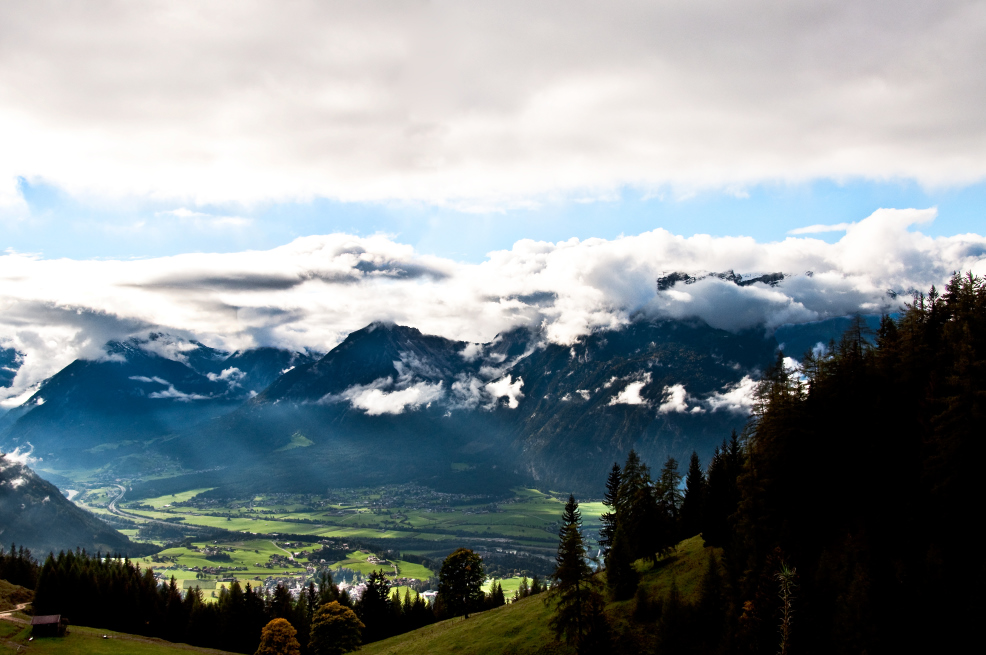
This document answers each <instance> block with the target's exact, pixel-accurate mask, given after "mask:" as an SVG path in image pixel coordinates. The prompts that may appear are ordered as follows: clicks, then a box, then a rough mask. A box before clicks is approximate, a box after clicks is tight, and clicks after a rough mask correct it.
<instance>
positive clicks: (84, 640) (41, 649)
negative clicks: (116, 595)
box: [0, 621, 224, 655]
mask: <svg viewBox="0 0 986 655" xmlns="http://www.w3.org/2000/svg"><path fill="white" fill-rule="evenodd" d="M103 635H107V636H108V637H109V639H103ZM30 636H31V627H30V626H24V625H19V624H16V623H10V622H8V621H0V653H15V652H18V646H20V647H21V648H20V652H29V653H38V654H39V655H82V654H83V653H84V654H86V655H172V654H173V655H177V654H178V653H214V654H216V655H221V654H222V653H224V651H218V650H211V649H208V648H196V647H194V646H187V645H185V644H172V643H171V642H168V641H164V640H162V639H150V638H146V637H135V636H133V635H127V634H121V633H119V632H110V631H109V630H99V629H96V628H83V627H81V626H69V634H68V635H66V636H65V637H64V638H61V639H59V638H47V639H35V640H34V641H32V642H28V641H27V639H28V637H30ZM25 649H26V650H25Z"/></svg>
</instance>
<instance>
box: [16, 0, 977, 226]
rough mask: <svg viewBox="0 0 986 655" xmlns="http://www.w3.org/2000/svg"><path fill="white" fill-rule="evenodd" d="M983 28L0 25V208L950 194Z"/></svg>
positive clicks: (543, 5) (51, 7) (915, 6)
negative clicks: (923, 190) (840, 191)
mask: <svg viewBox="0 0 986 655" xmlns="http://www.w3.org/2000/svg"><path fill="white" fill-rule="evenodd" d="M984 25H986V9H984V7H983V5H982V4H981V3H975V2H971V3H970V2H960V1H958V0H954V1H948V0H935V1H934V2H932V1H930V0H926V1H919V2H910V3H906V4H904V5H902V4H901V3H899V2H892V1H890V0H877V1H874V2H867V3H851V2H843V3H828V4H825V5H823V6H818V5H816V4H814V3H777V2H769V1H767V0H754V1H753V2H745V3H734V2H727V1H725V0H698V1H695V2H687V3H683V2H671V3H653V2H652V3H641V2H631V1H629V0H625V1H618V2H608V3H595V4H594V3H571V2H561V1H558V0H556V1H548V2H538V3H530V2H513V1H506V2H504V1H503V0H498V1H496V2H493V1H490V0H486V1H483V0H480V1H477V2H470V3H460V2H450V1H447V0H446V1H442V0H439V1H436V2H427V3H421V2H398V3H373V2H359V3H312V2H305V3H263V2H253V1H245V2H235V3H231V2H220V3H200V2H192V1H191V0H185V1H184V2H181V1H179V2H174V1H172V2H160V1H159V2H150V3H139V4H129V3H118V2H90V3H86V4H85V6H84V7H80V8H79V9H78V10H74V11H65V10H64V5H63V4H62V3H59V2H53V1H44V0H38V1H36V2H29V3H3V5H2V6H0V43H2V44H3V45H2V47H0V70H2V71H3V75H2V76H0V79H2V80H3V81H2V89H0V91H2V93H0V98H3V100H2V102H0V143H3V144H4V148H3V149H2V151H0V202H3V203H5V204H6V205H7V206H8V207H9V208H10V210H11V211H12V212H13V211H20V212H22V211H24V206H23V201H22V199H21V197H20V195H19V193H18V191H17V185H16V179H17V177H18V176H20V177H23V178H26V179H29V180H41V181H47V182H49V183H53V184H55V185H58V186H60V187H62V188H64V189H67V190H68V191H69V192H71V193H74V194H77V195H86V196H117V197H123V198H128V197H133V196H151V197H153V198H156V199H175V200H177V201H178V202H179V203H184V204H190V205H191V206H199V205H201V204H202V203H210V202H224V201H232V202H255V201H269V200H278V199H294V198H301V199H304V198H309V197H312V196H325V197H331V198H339V199H343V200H371V201H380V200H393V199H403V200H411V201H414V200H421V201H425V202H430V203H440V204H441V203H445V204H455V205H458V206H460V207H463V208H489V207H502V206H504V205H505V204H513V205H521V206H524V205H530V204H532V203H536V202H537V201H538V200H539V199H541V198H544V197H551V196H553V195H555V194H568V195H570V196H571V197H572V198H575V199H579V200H582V199H597V198H606V197H610V196H611V195H612V194H613V193H614V190H617V189H620V188H622V187H624V186H625V185H627V184H630V185H636V186H638V187H641V188H643V189H645V190H648V189H653V192H654V193H661V192H662V191H661V189H662V187H663V186H664V185H671V186H673V187H674V188H675V189H676V190H675V192H674V193H673V194H672V195H675V196H678V197H683V196H686V195H687V194H688V192H689V190H690V189H694V188H696V187H704V186H716V187H719V188H723V189H725V190H728V191H730V192H732V193H734V194H736V195H740V196H741V195H742V194H743V192H744V191H743V186H744V185H745V184H748V183H751V182H758V181H763V180H794V181H800V180H805V179H811V178H817V177H834V178H838V179H845V178H849V177H854V176H863V177H868V178H874V179H888V178H900V177H904V178H914V179H918V180H920V181H921V182H923V183H927V184H961V183H963V182H968V181H971V180H979V179H982V178H983V176H984V175H986V157H984V156H983V152H984V151H986V148H984V144H986V117H984V115H983V112H982V111H981V107H982V105H983V100H984V96H986V91H984V88H986V87H984V86H983V84H982V81H981V76H980V75H979V71H980V64H981V62H982V61H983V60H984V59H986V45H984V40H983V38H982V34H983V29H984ZM480 73H481V74H480ZM183 206H184V205H183Z"/></svg>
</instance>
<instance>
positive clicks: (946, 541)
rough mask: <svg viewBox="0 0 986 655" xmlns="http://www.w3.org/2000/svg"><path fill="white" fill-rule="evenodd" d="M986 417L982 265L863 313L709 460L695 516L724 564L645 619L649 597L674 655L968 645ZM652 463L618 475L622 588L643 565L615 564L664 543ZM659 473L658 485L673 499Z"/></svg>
mask: <svg viewBox="0 0 986 655" xmlns="http://www.w3.org/2000/svg"><path fill="white" fill-rule="evenodd" d="M984 426H986V283H984V282H983V280H982V279H980V278H977V277H975V276H972V275H964V276H955V277H953V279H952V280H951V281H950V283H949V284H948V286H947V288H946V289H945V291H944V293H939V292H938V291H937V290H936V289H934V288H932V289H931V291H930V292H929V293H928V294H927V295H918V296H917V297H916V298H915V300H914V302H913V303H911V304H910V305H909V306H908V308H907V309H906V311H904V312H903V313H902V314H901V315H900V316H899V317H897V318H895V319H894V318H890V317H884V318H883V320H882V321H881V324H880V327H879V329H878V330H877V331H876V332H875V333H873V332H870V331H869V330H868V329H867V327H866V324H865V322H864V321H862V320H861V319H856V320H854V321H853V322H852V324H851V326H850V329H849V330H848V331H847V332H846V334H845V335H844V336H843V337H842V339H841V340H840V341H839V342H837V343H831V344H830V345H829V347H828V349H827V350H826V352H824V353H823V354H820V355H819V354H816V355H812V354H811V353H809V354H807V355H806V356H805V358H804V361H803V365H802V367H801V368H800V369H791V368H787V367H785V364H784V360H783V358H782V356H781V355H779V356H778V359H777V362H776V364H775V365H774V366H773V367H772V368H771V369H770V370H768V371H766V372H765V374H764V376H763V379H762V381H761V383H760V385H759V388H758V391H757V398H756V403H755V411H754V415H753V417H752V420H751V422H750V424H749V425H748V426H747V428H746V429H745V430H744V433H743V435H742V436H737V435H735V434H734V435H733V437H732V439H730V440H729V441H728V442H724V443H723V444H722V446H721V447H720V448H718V449H717V450H716V452H715V454H714V456H713V458H712V460H711V462H710V464H709V468H708V470H707V475H706V480H705V485H704V492H703V495H704V499H703V503H702V504H701V507H702V510H701V512H700V515H701V518H700V519H699V520H698V521H697V524H698V525H700V526H702V534H703V537H704V538H705V542H706V544H707V545H713V546H718V547H721V548H722V551H723V552H722V560H721V566H720V565H719V564H716V563H715V561H714V560H710V562H709V566H708V570H707V571H706V575H705V578H704V580H703V582H702V585H701V599H700V601H699V602H698V603H697V605H694V606H692V605H688V604H686V603H684V602H683V601H682V600H681V598H680V597H678V596H676V597H675V598H672V597H670V596H669V597H667V598H665V599H663V601H662V602H663V605H662V608H661V612H651V613H650V616H649V618H648V611H646V610H647V607H646V605H647V604H648V602H649V600H648V599H647V598H646V594H642V596H641V595H638V596H640V597H638V601H637V607H638V609H640V608H643V609H642V610H641V611H640V612H638V614H639V618H640V620H642V621H654V622H657V624H658V627H657V628H656V631H657V633H658V634H660V635H661V638H660V644H659V650H660V651H661V652H684V651H688V652H708V653H714V652H736V653H763V654H768V653H769V654H773V653H778V652H784V653H819V654H821V653H864V652H865V653H870V654H871V655H873V654H876V653H897V652H950V651H953V650H954V651H961V650H963V648H962V646H963V644H969V643H975V642H976V641H977V639H978V635H977V634H976V633H977V630H978V626H979V625H980V624H981V617H982V616H983V614H984V613H986V600H984V595H983V594H982V589H983V588H984V584H986V564H984V563H983V561H982V558H979V557H976V556H975V555H974V552H975V549H976V547H977V546H978V544H979V543H980V541H981V538H980V537H979V531H980V529H981V528H980V527H979V522H980V521H979V518H980V517H981V516H982V512H983V508H984V507H986V485H983V484H982V481H981V477H982V476H981V474H980V469H981V467H982V462H983V461H986V428H984ZM693 463H694V462H693ZM628 470H629V471H630V472H631V473H632V474H633V475H632V476H631V477H633V476H636V477H637V478H638V482H637V483H633V482H632V480H631V481H628V480H627V479H626V478H627V476H628V473H627V472H628ZM665 471H669V469H668V468H667V467H665ZM646 472H647V469H646V465H644V464H643V463H641V462H639V460H638V459H637V458H636V457H634V456H633V453H631V457H630V458H628V461H627V464H626V465H625V466H624V467H623V469H622V470H621V474H622V476H623V478H624V479H623V480H621V485H620V494H619V495H620V497H619V498H618V500H617V502H616V503H615V506H616V507H617V511H616V519H617V520H616V523H615V526H613V527H614V528H615V529H614V530H612V532H611V534H613V535H614V536H613V537H612V547H611V549H610V552H609V556H608V558H607V578H608V579H609V581H610V586H611V588H612V590H613V591H614V595H615V596H616V597H618V598H619V597H624V598H625V597H627V596H626V595H627V593H629V592H628V589H627V585H623V586H622V587H621V584H622V583H620V582H619V580H620V579H621V578H622V573H627V571H628V570H630V569H627V568H625V567H624V568H622V569H619V568H617V567H618V565H621V563H623V564H625V562H626V560H632V559H634V558H639V557H647V556H648V555H649V554H650V553H651V552H653V551H654V549H655V547H656V546H658V545H659V541H657V540H655V539H654V538H653V535H652V534H650V533H648V531H647V530H646V529H641V527H640V522H639V520H638V517H639V516H640V515H641V514H640V510H639V509H638V507H639V506H641V503H646V502H649V501H646V495H647V494H645V493H642V492H641V488H642V487H641V484H640V483H639V480H644V481H645V482H646V481H647V479H648V476H647V475H646ZM663 479H664V476H663V475H662V478H661V479H660V480H658V482H657V483H654V482H649V483H648V484H649V488H651V489H654V491H653V492H652V495H653V496H654V497H656V498H662V497H663V498H665V502H664V509H665V510H667V509H668V508H669V505H670V504H672V503H673V501H672V500H669V498H670V497H669V496H668V495H667V494H666V493H665V495H663V496H662V495H661V494H659V493H658V491H659V490H658V489H657V487H659V486H660V484H661V482H663ZM699 480H700V476H699V475H698V467H696V466H692V465H690V466H689V476H688V483H687V487H688V494H687V495H686V497H685V501H684V505H683V507H682V508H681V509H682V516H681V520H682V522H683V525H691V526H694V525H696V523H695V522H694V520H695V519H694V513H693V511H692V508H693V507H694V506H699V505H698V504H693V503H692V502H691V501H692V490H693V489H695V490H697V489H699V488H701V487H702V486H703V485H702V484H701V483H700V481H699ZM664 491H665V492H667V490H666V489H665V490H664ZM626 494H629V496H628V495H626ZM631 498H636V499H638V500H637V502H634V501H632V500H631ZM658 506H659V507H660V506H661V504H660V502H658ZM643 507H645V508H646V507H647V505H646V504H644V505H643ZM686 522H687V523H686ZM607 527H609V526H607ZM693 529H694V527H692V528H689V531H690V530H693ZM621 531H622V532H621ZM682 536H688V535H687V534H683V535H682ZM624 539H625V541H626V545H625V546H621V541H623V540H624ZM672 610H673V611H672ZM671 614H676V615H677V616H678V617H679V618H678V619H676V620H674V621H672V620H670V619H669V618H668V617H669V616H670V615H671ZM658 615H659V618H658Z"/></svg>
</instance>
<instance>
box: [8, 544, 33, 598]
mask: <svg viewBox="0 0 986 655" xmlns="http://www.w3.org/2000/svg"><path fill="white" fill-rule="evenodd" d="M39 571H40V567H39V566H38V563H37V562H35V561H34V557H32V556H31V551H30V550H29V549H27V548H24V546H21V547H20V548H18V547H17V544H10V550H9V551H7V550H4V548H3V546H0V580H6V581H7V582H10V583H11V584H15V585H20V586H21V587H25V588H27V589H34V586H35V585H36V584H37V583H38V572H39Z"/></svg>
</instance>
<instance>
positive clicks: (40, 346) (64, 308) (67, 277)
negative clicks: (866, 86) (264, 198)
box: [0, 209, 986, 411]
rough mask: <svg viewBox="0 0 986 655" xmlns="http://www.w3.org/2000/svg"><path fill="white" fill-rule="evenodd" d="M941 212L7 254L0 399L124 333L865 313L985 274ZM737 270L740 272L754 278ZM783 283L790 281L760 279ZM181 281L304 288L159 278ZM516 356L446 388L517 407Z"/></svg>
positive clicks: (572, 330)
mask: <svg viewBox="0 0 986 655" xmlns="http://www.w3.org/2000/svg"><path fill="white" fill-rule="evenodd" d="M934 217H935V210H934V209H925V210H916V209H905V210H891V209H881V210H878V211H876V212H874V213H873V214H872V215H871V216H869V217H866V218H863V219H862V220H859V221H857V222H854V223H852V224H850V225H849V226H848V227H847V228H846V233H845V235H844V236H843V237H842V238H841V239H840V240H838V241H836V242H835V243H826V242H824V241H821V240H818V239H813V238H810V237H793V236H792V237H788V238H786V239H784V240H783V241H779V242H773V243H758V242H756V241H755V240H754V239H752V238H748V237H712V236H708V235H695V236H692V237H682V236H677V235H674V234H671V233H670V232H667V231H666V230H662V229H657V230H654V231H652V232H646V233H644V234H639V235H635V236H626V237H621V238H617V239H612V240H605V239H586V240H584V241H580V240H578V239H571V240H568V241H561V242H558V243H548V242H538V241H531V240H522V241H518V242H517V243H516V244H514V246H513V248H512V249H510V250H501V251H496V252H492V253H490V254H489V257H488V259H487V260H486V261H484V262H482V263H480V264H465V263H461V262H455V261H451V260H447V259H441V258H438V257H433V256H427V255H421V254H419V253H417V252H415V251H414V249H413V248H412V247H411V246H408V245H405V244H401V243H399V242H397V241H396V240H394V239H392V238H389V237H386V236H379V235H378V236H373V237H355V236H351V235H346V234H330V235H325V236H310V237H304V238H300V239H297V240H295V241H293V242H291V243H289V244H287V245H285V246H282V247H279V248H274V249H272V250H267V251H250V252H241V253H229V254H186V255H180V256H175V257H162V258H157V259H145V260H130V261H112V260H102V261H94V260H88V261H74V260H69V259H55V260H46V259H42V258H40V257H36V256H31V255H25V254H20V253H7V254H4V255H0V281H2V284H0V348H13V349H14V350H16V351H17V352H18V353H21V354H22V355H23V357H22V358H20V368H19V369H18V372H17V375H16V376H15V377H14V379H13V381H12V383H11V386H9V387H4V388H0V394H2V396H0V401H3V400H6V401H7V402H8V403H9V402H11V401H10V399H12V398H15V397H23V394H24V393H26V392H27V391H28V390H29V389H31V388H32V387H33V386H34V385H37V384H38V383H39V382H41V381H42V380H43V379H45V378H47V377H49V376H51V375H52V374H54V373H55V372H57V371H58V370H59V369H61V368H63V367H64V366H66V365H67V364H69V363H71V361H72V360H74V359H76V358H80V357H82V358H89V359H98V358H105V357H107V354H106V352H105V350H104V345H105V343H106V342H107V341H109V340H111V339H116V340H123V339H126V338H128V337H130V336H138V335H140V336H142V337H143V338H144V339H147V335H148V333H149V332H157V333H165V334H171V335H174V336H175V337H180V339H173V340H169V339H167V338H164V337H160V338H157V339H156V340H153V341H148V342H146V343H144V344H143V345H142V346H141V347H143V348H146V349H151V350H154V351H155V352H157V353H158V354H161V355H162V356H166V357H169V358H172V359H176V360H179V361H180V360H182V359H183V358H184V357H185V352H184V349H185V346H184V345H182V344H184V343H186V342H187V340H191V339H195V340H198V341H201V342H202V343H205V344H206V345H209V346H213V347H219V348H223V349H225V350H229V351H233V350H240V349H244V348H250V347H255V346H266V345H270V346H280V347H286V348H291V349H297V350H301V349H304V348H311V349H313V350H316V351H321V352H325V351H328V350H329V349H331V348H333V347H334V346H336V345H338V344H339V343H340V342H341V341H342V340H343V339H344V338H345V337H346V335H348V334H349V333H350V332H353V331H354V330H357V329H360V328H362V327H364V326H366V325H368V324H369V323H372V322H373V321H391V322H394V323H398V324H402V325H411V326H414V327H416V328H418V329H420V330H421V331H422V332H424V333H427V334H438V335H441V336H444V337H448V338H453V339H459V340H462V341H465V342H467V343H471V344H482V343H487V342H489V341H490V340H492V339H493V338H494V337H495V336H496V334H497V333H499V332H503V331H505V330H509V329H512V328H516V327H530V328H536V329H539V330H540V331H541V335H542V337H541V338H543V339H545V340H547V341H550V342H553V343H558V344H566V345H570V344H574V343H575V342H576V341H577V340H579V339H580V338H581V337H583V336H584V335H586V334H589V333H591V332H593V331H595V330H600V329H607V328H618V327H620V326H623V325H626V324H628V323H629V322H631V321H633V320H638V319H646V320H666V319H683V320H702V321H705V322H707V323H709V324H710V325H712V326H714V327H717V328H721V329H725V330H741V329H747V328H757V327H762V328H764V329H767V330H771V329H773V328H775V327H777V326H780V325H783V324H785V323H791V322H808V321H815V320H820V319H825V318H830V317H833V316H844V315H847V314H851V313H853V312H863V313H879V312H887V311H895V310H898V309H899V308H900V307H901V306H902V303H903V302H905V301H907V300H909V299H910V294H911V293H912V292H913V291H915V290H927V289H928V288H929V287H930V286H931V285H932V284H935V285H938V286H939V287H941V285H943V284H944V283H945V282H946V281H947V280H948V278H949V277H950V276H951V274H952V272H953V271H966V270H971V271H973V272H975V273H978V274H980V275H982V274H986V238H984V237H983V236H980V235H976V234H963V235H956V236H952V237H938V238H931V237H928V236H925V235H923V234H922V233H921V232H920V224H922V223H927V222H928V221H931V220H933V219H934ZM398 271H404V272H407V274H406V275H405V274H404V273H398ZM728 271H735V273H736V274H737V275H742V276H743V277H742V279H741V282H742V285H741V284H738V283H737V282H736V279H735V277H734V278H730V277H729V276H728V274H726V272H728ZM410 272H414V274H411V273H410ZM674 272H679V273H682V275H680V276H675V277H674V278H673V279H674V280H677V281H676V282H674V283H669V282H665V283H663V284H662V285H661V286H662V288H661V289H660V290H659V289H658V285H657V280H658V279H659V278H663V279H664V280H666V281H667V280H671V279H672V278H671V277H669V274H670V273H674ZM419 273H420V274H419ZM712 273H717V274H718V275H712ZM772 273H783V276H782V277H778V276H768V277H763V276H764V274H772ZM181 276H184V278H185V279H230V280H246V279H251V278H249V276H266V277H265V279H280V278H283V279H292V280H296V281H297V283H293V284H291V285H271V284H253V285H251V284H245V285H242V286H237V285H216V286H211V287H210V286H208V285H202V286H194V287H181V286H178V287H172V286H167V285H165V286H162V285H161V284H160V281H161V280H162V279H172V280H174V279H177V278H179V277H181ZM751 280H756V281H752V282H751ZM748 282H749V283H748ZM545 299H550V300H551V301H550V302H546V301H545ZM183 340H184V341H183ZM482 350H483V349H482V348H480V347H478V346H466V347H465V348H464V349H463V351H462V356H463V358H464V359H466V360H475V358H477V357H478V356H479V355H480V354H481V352H482ZM487 359H491V358H487ZM509 363H510V362H508V361H506V359H504V363H503V366H502V367H500V365H485V366H484V367H483V369H482V370H480V371H479V377H478V378H477V379H475V381H473V380H458V381H456V382H454V383H452V382H451V381H450V382H449V383H448V384H447V385H446V387H445V388H443V390H442V391H443V393H446V394H451V402H456V401H460V402H461V403H463V404H464V403H469V402H473V400H471V399H474V402H475V404H476V405H479V404H482V405H484V406H485V405H487V404H489V402H490V400H491V399H495V400H498V401H499V402H500V403H501V404H505V405H507V406H510V405H511V404H513V403H516V402H517V399H519V398H520V397H521V394H522V393H523V391H522V386H523V385H522V381H521V380H519V379H516V380H515V379H513V378H510V377H504V376H505V375H506V374H507V372H508V364H509ZM401 365H402V366H403V367H404V368H403V369H402V370H406V371H409V372H412V373H415V374H416V375H419V377H421V376H424V377H427V378H429V379H430V381H431V382H432V383H433V382H435V380H436V378H435V377H434V375H432V373H428V372H426V371H417V369H416V368H415V367H417V366H419V363H416V362H415V361H412V360H411V359H408V360H407V361H405V362H402V363H401ZM221 375H222V374H220V377H221ZM233 376H234V373H233V372H232V371H231V372H230V373H229V374H228V375H227V377H228V378H229V379H228V380H227V381H229V382H235V380H233ZM395 384H396V382H395ZM404 390H405V388H403V387H402V388H400V389H395V388H391V389H384V388H379V389H377V391H378V393H371V392H372V391H373V390H372V389H370V390H366V394H364V395H361V396H359V397H358V402H360V403H364V404H366V405H367V407H369V406H370V403H377V404H375V405H372V406H373V407H379V408H381V410H380V411H384V410H383V409H382V408H383V407H385V406H388V407H389V406H394V407H396V406H397V405H399V404H401V403H403V407H405V408H406V407H411V406H415V403H418V404H420V403H421V402H427V400H426V399H427V398H429V397H431V395H434V394H436V393H437V390H435V389H431V390H426V389H425V388H420V389H418V390H417V391H416V392H414V393H417V394H418V395H414V393H412V392H407V393H404V394H403V395H400V396H395V397H393V398H390V396H388V394H393V393H394V392H396V391H404ZM174 393H175V394H176V395H177V394H179V393H180V391H178V390H176V391H175V392H174ZM614 393H615V390H614ZM723 393H724V394H728V393H729V392H727V391H723ZM429 394H430V395H429ZM628 398H629V396H628ZM353 399H357V396H353ZM662 402H666V401H662ZM722 402H723V403H725V404H722V405H719V406H717V407H718V408H719V409H721V410H726V409H730V411H732V409H731V408H732V407H736V408H737V410H736V411H738V410H739V408H740V407H742V403H741V402H740V400H739V398H738V397H737V398H735V399H732V400H730V399H726V398H724V399H723V401H722ZM387 403H390V405H388V404H387ZM715 408H716V407H710V409H715Z"/></svg>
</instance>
